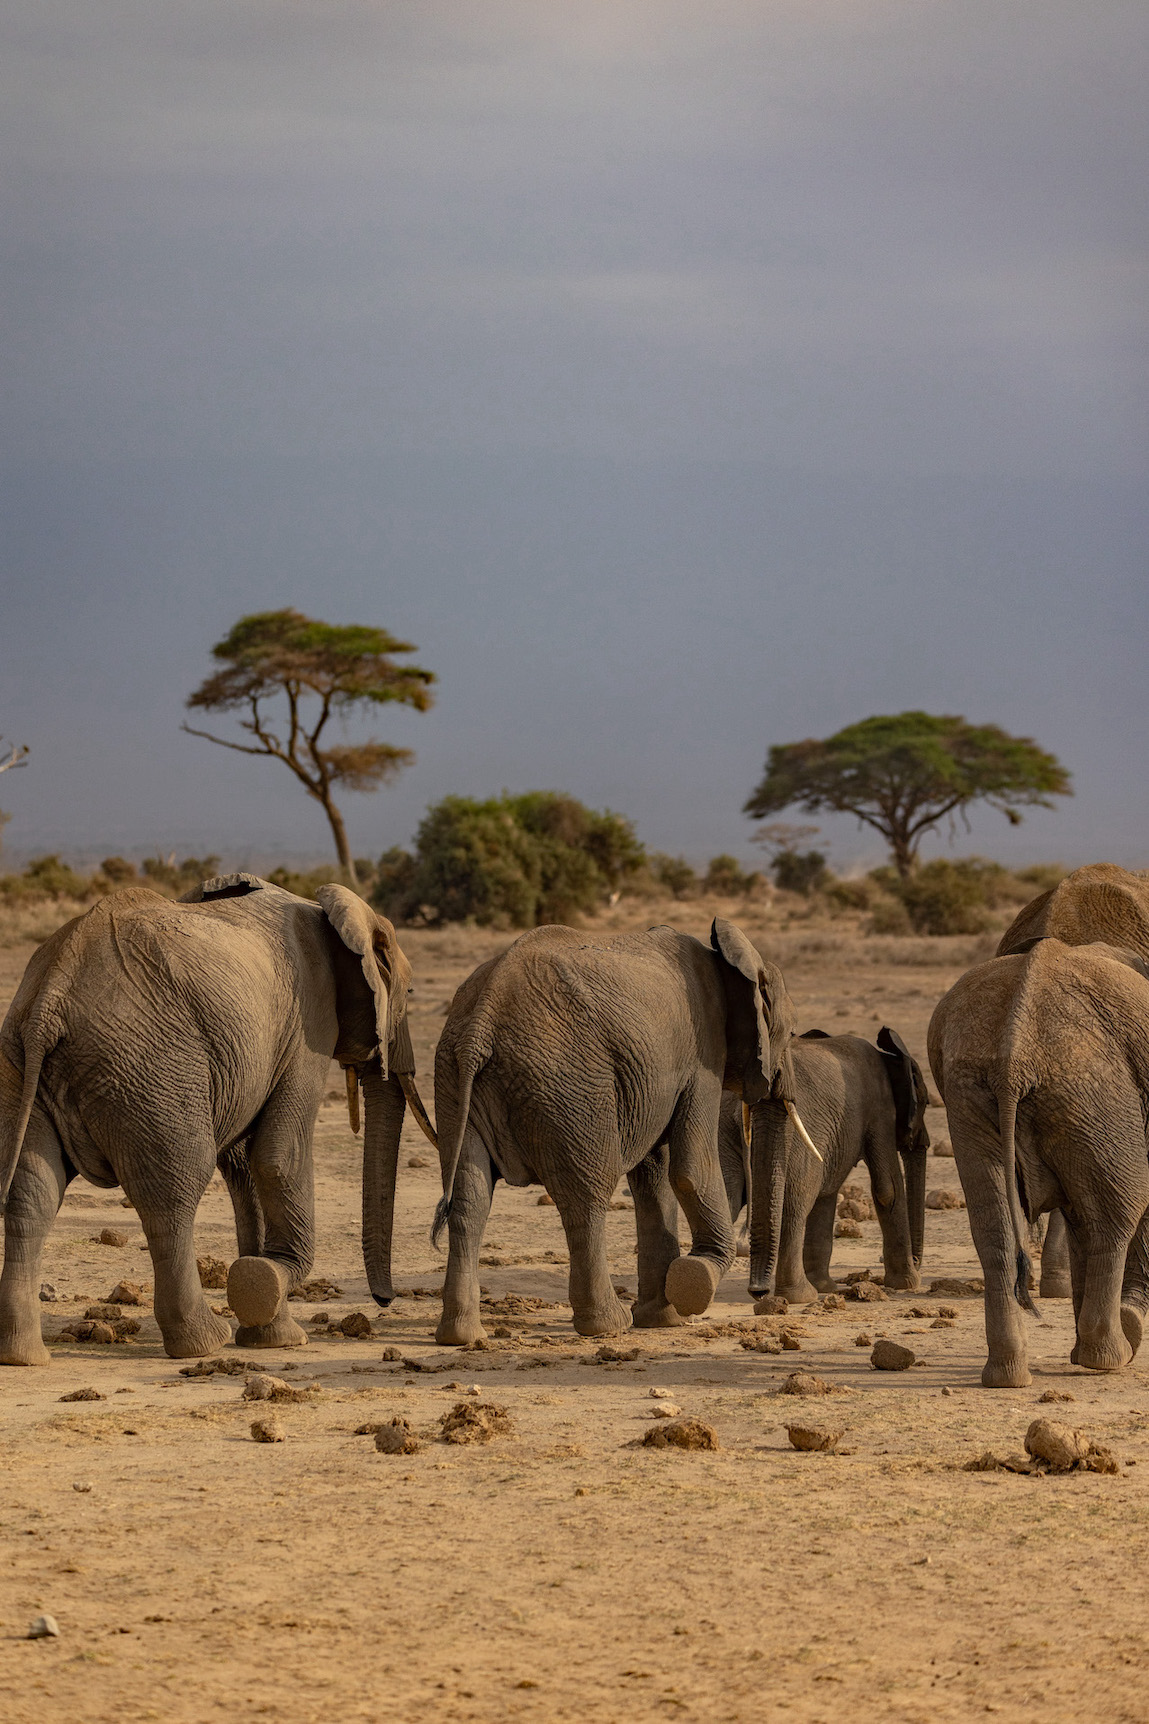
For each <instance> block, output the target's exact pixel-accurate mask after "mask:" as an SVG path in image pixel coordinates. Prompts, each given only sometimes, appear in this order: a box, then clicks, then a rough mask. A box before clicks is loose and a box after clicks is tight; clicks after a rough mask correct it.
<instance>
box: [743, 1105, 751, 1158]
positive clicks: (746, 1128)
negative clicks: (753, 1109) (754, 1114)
mask: <svg viewBox="0 0 1149 1724" xmlns="http://www.w3.org/2000/svg"><path fill="white" fill-rule="evenodd" d="M750 1136H751V1133H750V1109H749V1108H748V1107H747V1105H746V1103H745V1102H743V1103H742V1142H743V1143H744V1144H745V1146H746V1148H747V1149H749V1148H750Z"/></svg>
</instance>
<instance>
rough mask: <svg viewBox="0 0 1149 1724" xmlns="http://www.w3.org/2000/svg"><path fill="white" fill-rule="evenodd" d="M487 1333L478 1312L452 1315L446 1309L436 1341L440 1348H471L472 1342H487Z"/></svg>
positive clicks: (440, 1321)
mask: <svg viewBox="0 0 1149 1724" xmlns="http://www.w3.org/2000/svg"><path fill="white" fill-rule="evenodd" d="M486 1338H487V1331H486V1330H485V1329H484V1328H483V1323H482V1319H481V1317H480V1316H479V1313H478V1312H477V1311H475V1312H467V1311H460V1312H458V1313H457V1314H455V1315H452V1314H451V1313H450V1312H448V1311H447V1310H446V1309H444V1311H443V1315H442V1316H441V1317H440V1318H439V1326H438V1328H437V1329H436V1330H435V1340H436V1343H437V1344H438V1345H439V1346H440V1347H469V1346H470V1345H471V1343H472V1341H485V1340H486Z"/></svg>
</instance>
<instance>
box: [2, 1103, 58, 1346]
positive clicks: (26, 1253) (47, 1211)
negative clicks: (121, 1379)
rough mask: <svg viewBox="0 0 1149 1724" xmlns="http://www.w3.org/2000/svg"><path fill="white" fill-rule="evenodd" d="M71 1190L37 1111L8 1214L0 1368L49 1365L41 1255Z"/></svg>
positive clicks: (48, 1128)
mask: <svg viewBox="0 0 1149 1724" xmlns="http://www.w3.org/2000/svg"><path fill="white" fill-rule="evenodd" d="M67 1184H68V1172H67V1168H66V1166H65V1162H64V1152H63V1149H62V1148H61V1145H60V1140H59V1138H58V1137H57V1136H56V1132H55V1130H54V1128H53V1126H52V1124H51V1122H50V1120H49V1119H48V1118H47V1116H46V1115H45V1114H43V1113H42V1112H41V1111H40V1109H39V1108H38V1107H37V1108H33V1110H32V1117H31V1119H30V1120H29V1122H28V1129H27V1132H26V1133H25V1136H24V1147H23V1149H22V1150H21V1153H20V1160H19V1162H18V1164H17V1167H16V1174H15V1177H14V1178H13V1181H12V1187H11V1190H10V1192H9V1195H8V1203H7V1207H6V1209H5V1211H4V1270H3V1274H0V1365H47V1364H49V1363H50V1356H49V1353H48V1349H47V1348H46V1347H45V1345H44V1341H43V1338H42V1336H41V1333H40V1311H41V1306H40V1285H39V1283H40V1255H41V1253H42V1251H43V1249H44V1241H45V1239H46V1238H47V1237H48V1233H49V1230H50V1228H51V1226H52V1222H53V1221H54V1220H55V1217H56V1212H57V1210H58V1209H59V1207H60V1204H61V1202H62V1200H63V1196H64V1191H65V1189H66V1187H67Z"/></svg>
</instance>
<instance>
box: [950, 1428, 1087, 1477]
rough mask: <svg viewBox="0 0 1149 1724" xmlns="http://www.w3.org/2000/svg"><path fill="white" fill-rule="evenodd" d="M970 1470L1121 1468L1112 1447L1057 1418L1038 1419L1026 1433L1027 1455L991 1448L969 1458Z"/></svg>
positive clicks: (1036, 1471)
mask: <svg viewBox="0 0 1149 1724" xmlns="http://www.w3.org/2000/svg"><path fill="white" fill-rule="evenodd" d="M963 1471H965V1472H967V1473H994V1472H1007V1473H1028V1474H1029V1475H1030V1476H1031V1477H1032V1476H1040V1475H1041V1474H1044V1473H1073V1472H1083V1473H1108V1474H1110V1475H1113V1474H1116V1473H1118V1472H1119V1471H1120V1468H1119V1467H1118V1465H1117V1457H1116V1455H1115V1454H1114V1453H1113V1451H1112V1449H1107V1448H1105V1447H1104V1446H1103V1445H1102V1444H1101V1443H1095V1442H1094V1441H1093V1439H1092V1437H1089V1436H1087V1435H1086V1434H1085V1432H1084V1431H1075V1430H1072V1429H1071V1428H1070V1427H1069V1426H1068V1425H1061V1424H1058V1423H1057V1421H1056V1420H1055V1419H1034V1421H1033V1423H1032V1424H1031V1425H1030V1427H1029V1429H1028V1430H1027V1431H1026V1433H1025V1453H1024V1454H1023V1455H1018V1454H1012V1455H995V1454H994V1453H993V1451H992V1450H991V1449H986V1450H985V1452H984V1453H983V1454H980V1455H976V1456H975V1457H974V1459H973V1460H972V1461H967V1462H966V1463H965V1466H964V1468H963Z"/></svg>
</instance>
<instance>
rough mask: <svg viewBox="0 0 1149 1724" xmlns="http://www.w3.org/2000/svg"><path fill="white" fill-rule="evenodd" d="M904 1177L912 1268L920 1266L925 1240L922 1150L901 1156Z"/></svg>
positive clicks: (924, 1187)
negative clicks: (912, 1259)
mask: <svg viewBox="0 0 1149 1724" xmlns="http://www.w3.org/2000/svg"><path fill="white" fill-rule="evenodd" d="M902 1166H903V1168H904V1169H905V1175H906V1209H907V1210H908V1212H909V1218H910V1247H911V1250H912V1252H913V1258H914V1267H915V1268H916V1269H920V1268H921V1266H922V1252H923V1251H924V1250H925V1239H926V1154H925V1151H924V1150H907V1151H906V1152H905V1154H904V1155H903V1156H902Z"/></svg>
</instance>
